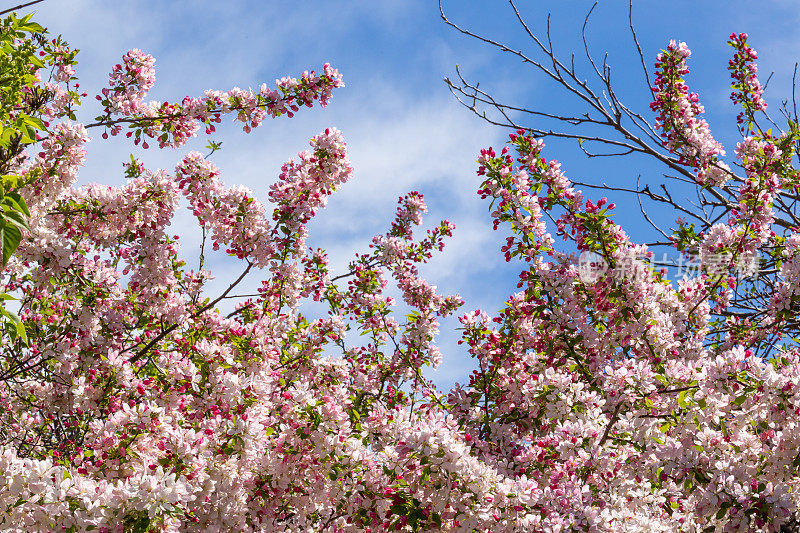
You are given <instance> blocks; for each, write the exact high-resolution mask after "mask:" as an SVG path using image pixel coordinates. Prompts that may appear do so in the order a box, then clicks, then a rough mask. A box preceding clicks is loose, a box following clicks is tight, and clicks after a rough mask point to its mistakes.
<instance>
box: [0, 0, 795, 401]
mask: <svg viewBox="0 0 800 533" xmlns="http://www.w3.org/2000/svg"><path fill="white" fill-rule="evenodd" d="M15 3H16V2H13V3H12V2H7V1H5V2H3V5H7V6H11V5H13V4H15ZM445 5H446V7H447V10H448V13H449V15H450V16H451V18H452V19H453V20H455V21H457V22H458V23H460V24H463V25H465V26H468V27H471V28H473V29H475V30H477V31H480V32H484V33H486V34H487V35H489V36H492V37H494V38H498V39H503V40H505V41H507V42H509V43H511V44H512V45H513V46H515V47H519V48H527V49H530V43H529V42H528V41H526V37H525V36H524V35H523V33H522V31H521V29H520V27H519V25H518V24H517V23H516V21H515V19H514V18H513V13H512V12H511V11H510V9H509V8H508V4H507V3H506V2H504V1H500V0H484V1H477V0H475V1H466V0H464V1H458V0H449V1H447V2H445ZM518 5H519V7H520V9H521V10H522V12H523V14H524V15H525V16H526V17H527V18H528V20H529V22H530V23H531V24H532V26H533V27H534V29H535V30H537V31H541V30H542V29H543V28H544V23H545V20H546V14H547V12H548V11H550V12H552V19H551V23H552V28H553V32H552V34H553V41H554V45H555V46H556V49H557V50H560V51H561V52H562V55H563V56H568V54H569V53H571V52H573V51H575V52H580V51H581V46H582V44H581V42H580V26H581V24H582V23H583V17H584V15H585V13H586V12H587V11H588V9H589V8H590V7H591V2H587V1H584V0H565V1H561V2H530V1H525V0H520V1H519V2H518ZM36 10H37V13H38V15H37V20H38V21H39V22H41V23H42V24H44V25H45V26H47V27H48V28H49V29H50V31H51V32H52V33H55V34H62V35H63V36H64V37H65V38H66V39H67V40H68V41H69V42H70V43H71V44H72V45H73V46H75V47H77V48H79V49H81V53H80V54H79V56H78V60H79V68H78V75H79V77H80V78H81V82H82V87H83V88H85V89H86V90H87V91H88V92H89V93H90V95H92V94H95V93H96V92H97V91H98V90H99V89H100V88H101V87H102V86H104V84H105V83H106V81H107V74H108V72H109V70H110V68H111V66H112V65H114V64H115V63H117V62H119V60H120V57H121V55H122V54H123V53H124V52H125V51H126V50H128V49H129V48H140V49H142V50H145V51H147V52H149V53H151V54H153V55H154V56H155V57H156V60H157V63H156V66H157V82H156V87H155V89H154V90H153V91H152V92H151V96H152V98H153V99H165V100H180V98H181V97H183V96H184V95H186V94H190V95H199V94H201V92H202V91H203V90H204V89H207V88H213V89H228V88H231V87H233V86H240V87H250V86H252V87H257V86H258V85H260V83H261V82H267V83H272V82H273V81H274V79H275V78H276V77H281V76H284V75H297V74H299V73H300V72H302V71H303V70H305V69H311V68H314V69H319V68H320V67H321V65H322V64H323V63H324V62H330V63H331V64H332V65H333V66H335V67H336V68H338V69H339V70H340V71H341V72H342V74H343V75H344V79H345V83H346V84H347V87H346V88H344V89H340V90H339V91H338V92H336V93H335V95H334V97H333V99H332V101H331V103H330V105H329V106H328V107H327V108H325V109H319V108H315V109H312V110H303V112H302V113H300V114H298V116H297V117H296V118H294V119H292V120H284V119H281V120H277V121H272V122H267V123H265V125H264V126H262V127H261V128H259V129H257V130H255V132H254V133H253V134H251V135H244V134H242V133H241V131H240V130H239V129H238V128H230V127H229V128H223V129H222V130H221V131H220V132H219V134H217V135H214V136H213V137H212V138H213V139H214V140H221V141H223V149H222V151H221V152H219V153H217V154H215V155H214V161H215V162H216V163H217V164H218V165H219V166H220V167H221V169H222V172H223V179H224V180H225V181H226V182H227V183H229V184H234V183H240V184H244V185H246V186H248V187H250V188H251V189H253V190H254V191H255V192H256V194H257V195H258V196H259V197H260V198H261V199H262V200H263V199H265V198H266V191H267V187H268V185H269V184H270V183H272V182H273V181H274V180H275V178H276V177H277V175H278V173H279V169H280V165H281V163H282V162H283V161H285V160H287V159H288V158H290V157H292V156H293V155H294V154H296V153H297V152H298V151H300V150H303V149H305V148H306V146H307V142H308V139H309V138H310V137H311V136H312V135H314V134H316V133H318V132H319V131H321V130H323V129H324V128H326V127H328V126H335V127H337V128H339V129H340V130H342V131H343V133H344V135H345V137H346V138H347V141H348V146H349V149H350V153H351V159H352V162H353V165H354V167H355V177H354V179H353V181H351V182H350V183H349V184H347V185H346V186H345V187H344V188H343V189H342V190H341V191H340V192H339V193H337V194H336V195H335V196H334V197H333V198H332V199H331V200H330V202H329V205H328V209H327V210H326V211H325V212H323V213H322V214H320V215H319V217H318V220H316V221H315V222H314V224H313V225H312V228H311V235H312V244H314V245H315V246H321V247H323V248H326V249H328V251H329V253H330V256H331V258H332V259H333V263H334V266H337V267H338V268H342V267H343V266H344V265H345V264H346V262H347V260H348V259H349V258H350V257H351V256H352V253H353V252H354V251H364V250H365V249H366V246H367V244H368V243H369V239H370V237H371V236H372V235H374V234H375V233H379V232H383V231H385V228H386V227H387V225H388V223H389V221H390V219H391V216H392V213H393V212H394V206H395V202H396V200H397V197H398V196H400V195H401V194H404V193H406V192H408V191H410V190H419V191H421V192H422V193H423V194H425V197H426V199H427V200H428V203H429V207H430V212H429V213H428V216H427V222H428V224H429V225H434V224H435V223H436V222H437V221H438V220H440V219H442V218H448V219H450V220H452V221H453V222H455V224H456V234H455V237H454V238H453V239H452V240H451V241H450V242H449V244H448V248H447V250H446V251H445V253H444V254H443V255H441V256H439V257H437V258H435V259H434V262H433V263H432V264H430V265H428V266H427V267H426V268H425V270H424V274H425V275H426V277H427V278H428V279H429V280H430V281H431V282H432V283H433V284H435V285H437V286H438V287H439V288H440V290H441V291H442V292H443V293H447V294H449V293H454V292H458V293H460V294H461V295H462V297H464V299H465V300H466V301H467V304H466V306H465V308H463V309H464V310H465V311H466V310H468V309H474V308H482V309H485V310H487V311H489V312H495V311H496V310H497V309H498V308H499V307H500V306H501V304H502V301H503V299H504V298H505V297H507V296H508V294H509V293H510V292H511V291H512V290H513V287H514V285H515V281H516V280H515V270H514V268H511V267H509V266H508V265H506V264H505V263H504V261H503V259H502V257H501V254H500V253H499V247H500V246H501V244H502V240H503V239H502V238H501V235H499V234H498V233H493V232H492V231H491V228H490V226H489V217H488V204H486V203H485V202H482V201H480V200H479V199H478V198H477V196H476V195H475V189H476V187H477V185H478V183H479V181H478V179H477V177H476V176H475V166H476V165H475V163H474V161H475V159H476V157H477V155H478V152H479V150H480V149H481V148H482V147H486V146H489V145H493V146H499V145H500V144H501V143H502V142H504V140H505V138H506V136H507V133H508V132H507V131H503V130H501V129H499V128H496V127H492V126H489V125H487V124H485V123H483V122H482V121H481V120H480V119H478V118H476V117H475V116H473V115H472V114H470V113H469V112H468V111H467V110H465V109H464V108H463V107H461V106H460V105H459V104H458V103H457V102H456V101H455V99H454V98H453V97H452V96H451V95H450V93H449V91H448V90H447V88H446V86H445V84H444V83H443V82H442V78H443V77H446V76H447V77H453V76H454V74H455V65H456V64H458V65H460V67H461V69H462V72H463V73H465V74H466V75H467V76H468V77H469V78H470V79H472V80H475V81H481V87H482V88H486V89H487V90H489V91H490V92H492V93H493V94H495V95H501V96H503V97H504V99H505V100H507V101H509V102H514V103H517V104H521V105H524V106H530V107H536V108H538V109H543V110H548V111H570V110H574V109H576V108H575V102H574V101H573V100H570V99H568V98H565V96H564V94H563V92H559V91H558V90H557V88H554V87H553V86H551V85H548V84H547V83H544V80H543V79H542V77H541V76H540V75H538V74H537V73H535V72H532V71H531V70H529V69H526V68H525V67H524V66H522V65H520V63H519V61H515V60H513V58H510V57H503V55H502V54H501V53H499V52H498V51H496V50H493V49H490V48H488V47H486V46H484V45H479V44H478V43H476V42H474V41H471V40H469V39H468V38H466V37H464V36H461V35H459V34H458V33H456V32H455V31H453V30H452V29H450V28H449V27H447V26H445V24H443V23H442V22H441V21H440V19H439V16H438V7H437V5H436V2H435V1H434V0H405V1H404V0H379V1H374V0H373V1H366V0H341V1H338V2H330V1H316V0H315V1H305V0H298V1H295V2H279V1H256V0H228V1H227V2H211V1H205V0H195V1H188V0H173V1H170V2H163V1H156V0H151V1H145V0H129V1H126V2H109V1H101V0H70V1H63V0H62V1H59V0H48V1H47V2H45V3H43V4H40V5H39V6H36ZM798 18H799V17H798V10H797V2H795V1H789V0H773V1H764V2H758V3H756V2H754V1H737V2H730V1H726V2H723V1H702V0H698V1H692V2H689V1H684V0H680V1H673V2H669V3H668V4H665V3H663V2H655V1H651V0H646V1H645V0H634V22H635V24H636V27H637V30H638V32H639V38H640V41H641V44H642V47H643V49H644V52H645V57H646V59H647V62H648V67H651V65H652V63H653V61H654V60H655V55H656V54H657V53H658V51H659V49H660V48H662V47H663V46H665V44H666V42H667V41H668V40H669V39H670V38H676V39H678V40H684V41H686V42H687V43H688V44H689V46H690V47H691V48H692V50H693V52H694V53H693V56H692V59H691V61H690V68H692V74H691V77H690V86H691V88H692V90H694V91H697V92H699V93H700V96H701V99H702V101H703V103H704V104H705V106H706V110H707V118H708V120H709V122H710V123H711V127H712V132H714V133H715V134H716V135H717V137H718V138H719V139H720V140H722V141H723V142H724V143H725V144H726V147H727V148H728V152H729V154H732V148H733V147H734V146H735V141H736V135H735V134H736V131H735V128H734V117H735V115H736V111H735V110H734V109H733V108H732V107H731V105H730V104H729V102H728V92H729V89H728V86H729V79H728V73H727V71H726V70H725V69H726V66H727V60H728V57H729V48H728V47H727V46H726V45H725V42H726V40H727V36H728V34H729V33H730V32H731V31H737V32H739V31H746V32H748V33H749V34H750V35H751V44H752V45H753V46H754V47H755V48H756V49H757V50H758V51H759V55H760V59H759V65H760V67H761V72H762V73H763V77H762V81H763V80H765V79H766V77H767V75H768V74H769V72H771V71H775V75H774V77H773V79H772V81H771V82H770V90H769V92H768V97H769V98H768V101H769V102H770V104H771V106H772V108H773V109H772V110H773V111H775V109H774V108H775V107H777V104H778V103H779V101H780V100H781V99H782V98H785V97H787V96H788V95H789V91H790V89H791V72H792V68H793V65H794V63H795V61H797V60H798V58H800V35H798V34H797V32H796V28H797V27H798V26H797V25H798ZM627 32H628V29H627V2H621V1H616V2H608V1H607V2H600V5H599V6H598V8H597V9H596V11H595V14H594V15H593V18H592V25H591V28H590V32H589V37H590V45H591V46H592V47H593V50H595V51H597V53H598V54H600V53H602V52H603V51H608V52H609V54H610V56H609V62H610V63H611V64H612V65H613V67H614V73H615V79H616V82H617V84H616V88H617V91H618V93H619V94H620V96H621V97H622V99H623V101H626V102H629V103H631V104H632V105H633V106H634V107H636V108H638V109H640V110H642V111H643V112H647V103H648V100H647V98H648V96H649V93H648V92H647V90H646V87H645V86H644V85H643V83H642V81H641V71H640V66H639V64H638V62H637V60H636V58H635V56H634V55H632V48H631V41H630V36H629V34H628V33H627ZM94 105H95V101H94V100H92V99H91V96H90V98H88V99H87V100H86V106H85V108H86V111H85V113H86V114H85V115H84V117H83V118H84V120H87V119H90V118H91V117H93V116H95V115H97V114H99V109H94V107H93V106H94ZM647 116H650V115H647ZM206 142H207V139H205V138H202V139H201V140H200V141H199V142H197V143H195V144H193V145H191V146H189V147H185V148H182V149H180V150H175V151H158V150H152V149H151V150H149V151H141V150H140V151H138V152H135V153H136V154H137V155H139V156H140V157H142V159H143V160H144V162H145V164H146V165H148V166H149V167H162V168H166V169H170V170H171V169H172V168H174V165H175V162H176V161H177V160H179V159H180V157H181V156H182V155H183V154H184V153H185V152H186V151H188V150H189V149H201V147H202V146H204V145H205V144H206ZM549 146H550V147H551V148H550V149H549V150H548V152H547V155H548V157H550V158H557V159H560V160H562V161H563V163H564V168H565V170H566V172H567V174H568V175H569V176H573V177H576V178H578V179H581V180H583V181H595V182H600V181H607V182H609V183H615V184H627V185H631V184H633V183H635V180H636V176H637V174H640V173H641V174H642V178H643V180H645V181H649V182H650V183H658V182H659V181H660V180H659V176H660V174H659V173H658V170H659V169H658V168H657V167H652V166H651V165H649V164H647V162H645V161H638V160H632V159H627V160H623V159H610V160H604V161H600V162H598V161H597V160H592V161H587V160H586V159H585V158H584V157H582V156H581V155H580V153H579V152H578V151H577V148H576V146H574V145H572V144H568V145H565V144H563V143H561V144H559V143H552V144H550V145H549ZM130 151H131V147H130V146H129V145H128V144H127V143H125V142H111V143H101V142H94V143H91V144H90V145H89V156H88V164H87V166H86V168H85V169H84V170H83V172H82V173H81V181H82V182H84V183H88V182H92V181H97V182H100V183H106V184H119V183H121V182H122V180H123V178H122V173H121V162H122V161H123V160H125V159H126V158H127V155H128V154H129V153H130ZM729 159H730V158H729ZM590 196H591V197H597V196H600V195H594V194H591V195H590ZM611 200H612V201H616V202H617V203H618V204H620V208H619V209H618V211H619V212H620V214H619V217H618V221H619V222H621V223H622V224H623V226H625V227H626V229H628V230H629V233H631V234H632V235H633V236H634V237H635V238H638V239H647V238H648V237H652V233H649V232H648V231H647V229H646V227H644V225H643V224H642V223H641V220H640V218H639V217H638V216H637V213H638V209H636V208H635V207H634V206H633V204H631V203H630V199H625V198H621V197H620V198H615V197H612V198H611ZM658 216H660V217H662V219H666V220H668V221H669V220H672V219H674V218H675V216H674V214H673V213H663V212H662V213H659V214H658ZM186 220H188V219H186ZM176 225H177V226H179V225H180V221H179V222H178V223H177V224H176ZM183 242H184V251H185V252H186V254H187V256H190V257H191V256H192V251H193V249H194V248H193V247H194V246H196V245H197V243H198V242H199V234H198V233H197V232H194V233H188V234H184V235H183ZM190 264H192V263H190ZM212 268H213V270H214V271H215V273H216V274H217V275H218V276H219V277H218V280H217V282H216V287H222V286H226V285H227V282H228V280H230V279H232V278H234V277H235V276H236V275H238V271H237V270H236V268H238V267H235V268H234V267H232V266H231V263H230V262H229V261H227V260H225V258H223V257H219V258H217V259H216V260H215V263H214V264H212ZM256 281H257V280H256V279H255V278H253V282H252V283H251V286H255V282H256ZM455 327H457V323H456V322H455V321H449V322H446V323H444V324H443V326H442V335H441V339H440V347H441V350H442V353H443V355H444V363H443V365H442V366H441V368H440V369H439V370H438V371H437V373H436V380H437V381H438V382H439V383H440V384H441V385H443V386H448V385H449V384H451V383H452V382H453V381H462V382H463V381H464V379H465V378H466V375H467V373H468V371H469V368H470V366H471V364H470V362H469V360H468V358H467V357H466V355H465V353H464V351H463V349H461V348H460V347H458V346H457V345H456V340H457V335H456V333H455V332H454V331H453V329H454V328H455Z"/></svg>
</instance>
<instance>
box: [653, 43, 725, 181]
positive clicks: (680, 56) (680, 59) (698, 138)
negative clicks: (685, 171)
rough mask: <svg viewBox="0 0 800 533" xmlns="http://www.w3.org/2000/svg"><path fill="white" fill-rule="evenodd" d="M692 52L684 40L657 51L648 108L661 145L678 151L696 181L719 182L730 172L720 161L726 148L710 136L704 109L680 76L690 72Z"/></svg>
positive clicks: (695, 94)
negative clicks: (659, 51) (694, 173)
mask: <svg viewBox="0 0 800 533" xmlns="http://www.w3.org/2000/svg"><path fill="white" fill-rule="evenodd" d="M691 53H692V52H691V50H689V47H687V46H686V43H683V42H682V43H676V42H675V41H670V42H669V45H668V46H667V49H666V50H664V51H663V52H662V53H660V54H658V57H657V60H656V69H657V75H656V78H655V81H654V87H653V88H652V89H653V102H652V103H651V104H650V108H651V109H652V110H653V111H656V112H657V113H658V120H657V121H656V127H657V128H658V129H660V130H661V136H662V137H663V138H664V146H666V148H667V149H669V150H670V151H671V152H674V153H676V154H678V155H679V156H680V159H681V163H683V164H686V165H689V166H691V167H693V168H694V169H695V171H696V172H697V181H698V183H701V184H708V185H712V186H713V185H721V184H723V183H724V182H725V181H726V180H727V179H728V174H729V172H730V168H729V167H728V166H727V165H726V164H725V163H724V162H722V161H720V160H719V157H721V156H724V155H725V150H724V149H723V147H722V145H721V144H720V143H719V142H718V141H716V140H715V139H714V137H712V135H711V130H710V128H709V126H708V122H706V120H705V119H703V118H701V117H700V115H702V114H703V113H704V111H705V109H704V108H703V106H702V105H701V104H700V98H699V96H698V95H697V93H690V92H689V88H688V87H687V86H686V84H685V82H684V79H683V77H684V76H685V75H686V74H688V73H689V69H688V67H687V66H686V59H687V58H688V57H689V56H690V55H691Z"/></svg>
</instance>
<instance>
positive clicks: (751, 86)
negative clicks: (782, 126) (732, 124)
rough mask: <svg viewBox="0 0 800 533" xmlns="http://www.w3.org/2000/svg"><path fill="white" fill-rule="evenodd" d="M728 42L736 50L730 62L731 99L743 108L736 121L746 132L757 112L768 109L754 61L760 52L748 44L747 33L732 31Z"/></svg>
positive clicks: (743, 131)
mask: <svg viewBox="0 0 800 533" xmlns="http://www.w3.org/2000/svg"><path fill="white" fill-rule="evenodd" d="M728 44H729V45H730V46H732V47H733V48H734V49H735V50H736V53H735V54H734V56H733V58H732V59H731V60H730V62H729V63H728V70H730V72H731V79H732V80H733V85H732V88H733V89H734V92H732V93H731V100H732V101H733V103H734V104H739V105H741V106H742V108H743V110H742V112H741V113H739V114H738V115H737V116H736V122H737V123H738V124H739V129H740V130H741V132H742V133H746V131H748V130H750V129H751V128H752V127H753V126H752V125H753V121H754V120H755V113H757V112H758V111H764V110H765V109H767V102H766V101H764V98H763V95H764V88H763V87H762V86H761V82H759V81H758V65H756V64H755V63H754V61H755V60H756V59H758V54H757V53H756V51H755V50H753V48H751V47H750V45H748V44H747V34H746V33H738V34H737V33H731V36H730V40H729V41H728ZM751 133H755V132H754V131H751Z"/></svg>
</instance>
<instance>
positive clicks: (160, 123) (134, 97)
mask: <svg viewBox="0 0 800 533" xmlns="http://www.w3.org/2000/svg"><path fill="white" fill-rule="evenodd" d="M108 83H109V87H110V88H105V89H103V90H102V92H101V94H99V95H97V96H96V98H97V100H99V101H100V103H101V104H102V105H103V106H104V109H103V111H104V114H103V115H101V116H99V117H97V120H98V121H99V123H100V125H103V126H105V127H107V128H108V131H107V132H105V133H103V136H104V138H106V137H107V136H108V134H109V133H110V134H111V135H118V134H120V133H122V131H123V125H124V124H128V127H129V130H128V132H127V133H126V136H127V137H133V138H134V143H135V144H139V143H140V142H141V143H142V146H143V147H144V148H149V144H148V142H147V139H148V138H150V139H154V140H156V141H157V142H158V146H159V148H164V147H167V146H171V147H177V146H182V145H184V144H185V143H186V141H188V140H189V139H190V138H192V137H195V136H196V135H197V132H198V131H199V130H200V128H201V125H205V131H206V133H212V132H213V131H215V126H214V124H216V123H219V122H221V120H222V119H221V117H222V115H225V114H233V115H234V118H235V120H236V121H238V122H241V123H242V124H243V126H242V129H243V130H244V131H245V133H249V132H250V131H251V129H252V128H256V127H258V126H260V125H261V123H262V122H263V121H264V119H265V118H267V117H278V116H281V115H287V116H289V117H292V116H294V113H296V112H297V111H298V110H299V109H300V107H301V106H305V107H311V106H312V105H313V104H314V102H315V101H319V103H320V105H322V106H325V105H327V103H328V100H329V99H330V97H331V93H332V91H333V89H334V88H337V87H343V86H344V82H343V81H342V77H341V75H340V74H339V72H338V71H337V70H336V69H334V68H332V67H331V66H330V65H329V64H328V63H326V64H325V65H323V68H322V73H321V74H318V73H317V72H315V71H313V70H312V71H305V72H303V74H302V76H301V77H300V79H297V78H289V77H284V78H281V79H279V80H276V81H275V85H276V88H275V89H271V88H269V87H268V86H267V85H266V84H262V85H261V87H260V88H259V90H258V91H256V92H254V91H252V90H246V89H240V88H239V87H234V88H233V89H231V90H230V91H212V90H209V91H206V92H205V94H204V95H203V96H202V97H199V98H193V97H189V96H186V97H184V98H183V100H182V101H181V102H180V103H170V102H149V103H145V102H144V98H145V96H147V92H148V91H149V90H150V89H151V88H152V87H153V85H154V84H155V59H153V57H152V56H151V55H149V54H145V53H144V52H142V51H140V50H137V49H134V50H130V51H129V52H127V53H126V54H125V55H124V56H123V62H122V63H121V64H117V65H115V66H114V69H113V70H112V72H111V74H110V76H109V82H108ZM117 117H120V118H117Z"/></svg>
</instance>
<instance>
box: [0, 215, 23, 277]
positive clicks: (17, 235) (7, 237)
mask: <svg viewBox="0 0 800 533" xmlns="http://www.w3.org/2000/svg"><path fill="white" fill-rule="evenodd" d="M0 223H2V227H0V239H2V241H3V259H2V266H3V268H5V267H6V265H7V264H8V260H9V259H11V256H12V255H13V254H14V251H15V250H16V249H17V246H19V243H20V241H21V240H22V232H21V231H20V229H19V228H18V227H17V226H15V225H14V224H6V223H5V221H2V222H0Z"/></svg>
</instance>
